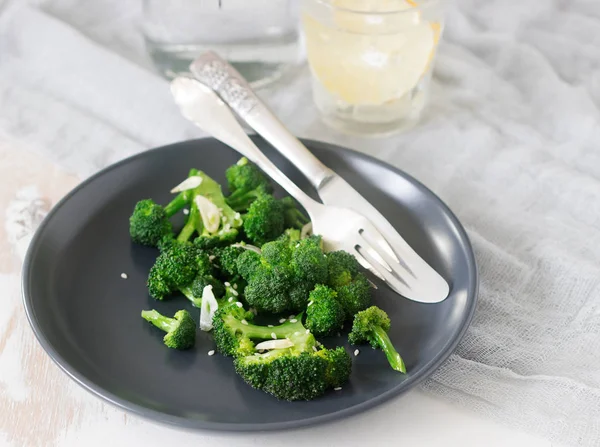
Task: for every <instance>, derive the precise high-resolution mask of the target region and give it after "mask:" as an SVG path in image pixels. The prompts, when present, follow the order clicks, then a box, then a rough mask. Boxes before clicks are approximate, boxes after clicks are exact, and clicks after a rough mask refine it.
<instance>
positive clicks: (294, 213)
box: [280, 196, 308, 229]
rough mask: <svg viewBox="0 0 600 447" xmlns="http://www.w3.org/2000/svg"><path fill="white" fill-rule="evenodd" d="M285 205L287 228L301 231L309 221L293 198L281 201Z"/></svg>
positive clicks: (284, 213) (285, 198)
mask: <svg viewBox="0 0 600 447" xmlns="http://www.w3.org/2000/svg"><path fill="white" fill-rule="evenodd" d="M280 202H281V204H282V205H283V218H284V223H285V227H286V228H296V229H301V228H302V227H303V226H304V225H306V224H307V223H308V219H307V218H306V216H305V215H304V214H302V212H301V211H300V210H299V209H298V208H297V207H296V202H294V199H292V198H291V197H289V196H288V197H284V198H283V199H281V200H280Z"/></svg>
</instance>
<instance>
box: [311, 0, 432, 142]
mask: <svg viewBox="0 0 600 447" xmlns="http://www.w3.org/2000/svg"><path fill="white" fill-rule="evenodd" d="M302 21H303V26H304V32H305V38H306V48H307V56H308V60H309V63H310V67H311V71H312V75H313V77H312V80H313V95H314V98H315V102H316V104H317V107H318V108H319V110H320V111H321V113H322V114H323V116H324V118H325V120H326V121H327V122H329V123H331V124H333V125H334V126H336V127H341V128H343V129H344V130H350V131H354V132H359V133H387V132H391V131H395V130H398V129H401V128H406V127H407V126H410V125H411V124H413V123H414V122H416V120H417V119H418V117H419V115H420V113H421V110H422V109H423V106H424V105H425V101H426V97H427V87H428V84H429V79H430V76H431V66H432V62H433V59H434V56H435V51H436V48H437V44H438V41H439V38H440V33H441V29H442V26H441V23H442V22H441V8H440V7H439V2H431V1H429V2H425V4H423V5H421V4H419V3H416V2H415V1H414V0H305V2H304V8H303V15H302Z"/></svg>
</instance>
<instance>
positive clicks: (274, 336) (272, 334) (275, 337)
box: [271, 332, 277, 340]
mask: <svg viewBox="0 0 600 447" xmlns="http://www.w3.org/2000/svg"><path fill="white" fill-rule="evenodd" d="M271 337H272V338H273V340H277V335H276V334H275V332H271Z"/></svg>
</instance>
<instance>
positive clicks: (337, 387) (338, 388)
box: [333, 386, 342, 391]
mask: <svg viewBox="0 0 600 447" xmlns="http://www.w3.org/2000/svg"><path fill="white" fill-rule="evenodd" d="M341 390H342V387H341V386H336V387H335V388H334V389H333V391H341Z"/></svg>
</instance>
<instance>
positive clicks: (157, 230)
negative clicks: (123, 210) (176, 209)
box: [129, 199, 173, 247]
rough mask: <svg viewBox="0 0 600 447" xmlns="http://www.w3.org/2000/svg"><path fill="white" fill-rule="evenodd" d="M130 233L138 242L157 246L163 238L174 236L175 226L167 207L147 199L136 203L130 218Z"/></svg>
mask: <svg viewBox="0 0 600 447" xmlns="http://www.w3.org/2000/svg"><path fill="white" fill-rule="evenodd" d="M172 208H173V207H171V209H172ZM129 234H130V236H131V240H132V241H133V242H135V243H136V244H142V245H149V246H151V247H157V246H158V245H159V243H160V242H161V240H162V239H163V238H165V237H166V238H169V237H171V238H172V237H173V227H172V225H171V222H170V221H169V216H168V215H167V212H166V211H165V208H163V207H162V206H160V205H157V204H156V203H154V201H153V200H151V199H146V200H140V201H139V202H138V203H137V204H136V205H135V208H134V210H133V214H132V215H131V217H130V218H129Z"/></svg>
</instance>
